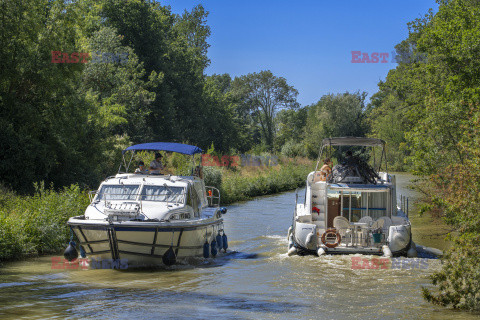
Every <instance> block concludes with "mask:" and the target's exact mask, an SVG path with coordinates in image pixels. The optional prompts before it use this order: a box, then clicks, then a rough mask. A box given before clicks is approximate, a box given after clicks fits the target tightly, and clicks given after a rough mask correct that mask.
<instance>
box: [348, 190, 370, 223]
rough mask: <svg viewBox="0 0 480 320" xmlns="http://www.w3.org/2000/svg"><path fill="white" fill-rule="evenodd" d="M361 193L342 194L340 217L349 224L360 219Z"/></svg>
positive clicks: (361, 209) (362, 209)
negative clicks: (345, 219)
mask: <svg viewBox="0 0 480 320" xmlns="http://www.w3.org/2000/svg"><path fill="white" fill-rule="evenodd" d="M362 198H363V197H362V193H361V192H356V191H351V192H344V193H343V203H342V204H343V205H342V210H343V212H342V216H343V217H345V218H347V219H348V220H349V221H351V222H357V221H358V220H360V218H361V217H362V211H364V210H365V208H364V207H362Z"/></svg>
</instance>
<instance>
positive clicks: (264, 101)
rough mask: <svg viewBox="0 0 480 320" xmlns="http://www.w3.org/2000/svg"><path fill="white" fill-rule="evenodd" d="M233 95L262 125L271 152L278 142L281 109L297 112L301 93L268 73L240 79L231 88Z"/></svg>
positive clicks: (283, 80) (261, 72)
mask: <svg viewBox="0 0 480 320" xmlns="http://www.w3.org/2000/svg"><path fill="white" fill-rule="evenodd" d="M232 90H233V94H234V95H236V96H237V97H238V99H239V101H240V104H241V106H242V107H243V108H244V109H245V110H248V112H249V113H250V114H251V115H252V116H253V118H254V119H255V121H257V123H258V124H259V125H260V128H261V132H262V137H263V139H264V143H265V144H266V145H267V147H268V148H269V149H270V150H272V149H273V144H274V140H275V116H276V114H277V112H278V111H279V110H280V109H283V108H289V109H296V108H298V107H299V104H298V102H297V96H298V91H297V90H296V89H295V88H294V87H293V86H290V85H288V84H287V80H286V79H285V78H282V77H276V76H274V75H273V73H272V72H271V71H269V70H267V71H260V72H258V73H256V72H254V73H250V74H247V75H245V76H241V77H237V78H235V79H234V81H233V84H232Z"/></svg>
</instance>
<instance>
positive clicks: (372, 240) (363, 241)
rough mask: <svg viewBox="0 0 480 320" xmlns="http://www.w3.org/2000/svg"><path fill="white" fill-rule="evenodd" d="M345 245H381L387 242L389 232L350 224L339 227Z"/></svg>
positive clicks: (342, 242)
mask: <svg viewBox="0 0 480 320" xmlns="http://www.w3.org/2000/svg"><path fill="white" fill-rule="evenodd" d="M337 231H338V233H339V234H340V236H341V238H342V240H341V244H343V246H345V247H381V246H383V245H385V244H387V237H388V235H387V233H386V232H384V231H381V232H378V230H376V229H373V228H371V227H363V226H355V225H352V226H349V227H344V228H337Z"/></svg>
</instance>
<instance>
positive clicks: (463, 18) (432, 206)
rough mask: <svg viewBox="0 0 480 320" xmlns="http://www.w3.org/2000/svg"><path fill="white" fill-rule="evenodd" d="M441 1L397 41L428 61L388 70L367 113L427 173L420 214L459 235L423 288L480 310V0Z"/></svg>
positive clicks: (440, 299)
mask: <svg viewBox="0 0 480 320" xmlns="http://www.w3.org/2000/svg"><path fill="white" fill-rule="evenodd" d="M439 4H440V6H439V10H438V12H437V13H436V14H433V13H432V12H431V11H430V12H429V13H428V14H427V15H426V16H425V17H424V18H422V19H417V20H415V21H413V22H411V23H410V24H409V27H410V34H409V37H408V39H406V40H405V41H403V42H402V43H400V44H399V45H398V46H397V49H398V50H399V51H403V52H406V51H407V48H411V50H412V51H413V53H414V55H416V56H420V55H422V56H426V57H427V59H426V60H424V61H416V60H414V59H413V60H412V59H411V60H404V61H402V62H400V63H399V65H398V66H397V68H396V69H395V70H392V71H390V72H389V74H388V76H387V79H386V81H385V82H384V83H381V84H380V91H379V93H377V94H376V95H375V96H374V97H373V98H372V104H371V105H370V106H369V110H368V115H369V120H370V123H371V127H372V134H375V135H378V136H380V137H381V138H384V139H386V140H387V143H388V145H391V146H392V147H393V149H394V154H393V156H395V157H398V158H399V159H401V160H402V162H403V163H404V164H406V165H408V167H409V168H410V169H411V170H412V171H413V172H414V173H417V174H419V175H425V176H426V177H427V180H426V181H425V182H424V183H422V184H421V185H420V188H421V190H422V191H423V194H424V196H425V198H424V203H423V204H422V205H421V210H422V212H428V213H430V214H432V215H435V216H441V217H443V218H444V219H445V222H446V223H448V224H449V225H450V226H451V227H452V228H453V229H454V231H455V233H454V234H457V235H458V236H454V235H452V236H451V237H452V239H453V240H454V246H453V248H452V249H451V251H450V252H448V254H447V255H446V256H445V257H444V264H443V267H442V270H441V271H439V272H437V273H435V274H434V275H433V277H432V279H433V283H434V285H436V286H437V288H436V289H432V290H428V289H424V296H425V298H426V299H427V300H429V301H431V302H433V303H437V304H441V305H444V306H452V307H454V308H462V309H469V310H479V306H480V303H479V302H480V298H479V297H480V293H479V288H480V285H479V274H480V264H479V260H478V255H479V252H478V247H479V245H480V238H479V234H480V219H479V218H478V216H479V215H478V212H479V210H480V207H479V203H480V195H479V192H478V190H480V182H479V181H480V176H479V174H478V172H480V166H479V163H480V148H479V145H480V141H479V135H480V59H479V58H478V57H479V53H480V44H479V42H478V39H479V37H480V19H479V17H480V2H478V1H474V0H452V1H439ZM396 167H397V168H400V167H401V164H400V163H398V162H397V164H396ZM437 289H438V290H437Z"/></svg>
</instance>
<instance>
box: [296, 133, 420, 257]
mask: <svg viewBox="0 0 480 320" xmlns="http://www.w3.org/2000/svg"><path fill="white" fill-rule="evenodd" d="M342 149H343V150H342ZM345 149H346V150H347V151H346V152H345V153H342V151H344V150H345ZM376 156H377V157H378V156H380V157H379V159H378V160H379V161H378V163H377V161H376V159H375V157H376ZM332 157H336V158H337V161H338V163H337V164H336V165H335V166H334V167H333V168H331V169H330V168H329V166H328V164H329V163H330V165H331V159H332ZM382 160H384V168H385V170H384V171H381V168H382ZM322 162H325V163H326V167H325V166H324V167H323V168H325V169H326V170H320V164H321V163H322ZM296 199H297V200H296V203H295V209H294V215H293V222H292V226H291V227H290V228H289V230H288V243H289V244H288V254H289V255H294V254H300V255H303V254H316V255H319V256H320V255H323V254H357V253H358V254H373V255H384V256H401V255H403V256H416V246H415V244H414V243H413V241H412V232H411V224H410V221H409V219H408V211H407V210H405V209H404V208H403V207H401V206H397V195H396V184H395V175H393V174H389V173H388V170H387V165H386V151H385V142H384V141H383V140H381V139H374V138H360V137H339V138H327V139H324V140H323V141H322V146H321V148H320V152H319V158H318V161H317V165H316V167H315V170H314V171H312V172H310V173H309V174H308V177H307V181H306V189H305V197H304V202H303V203H298V202H299V201H298V193H297V195H296Z"/></svg>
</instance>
